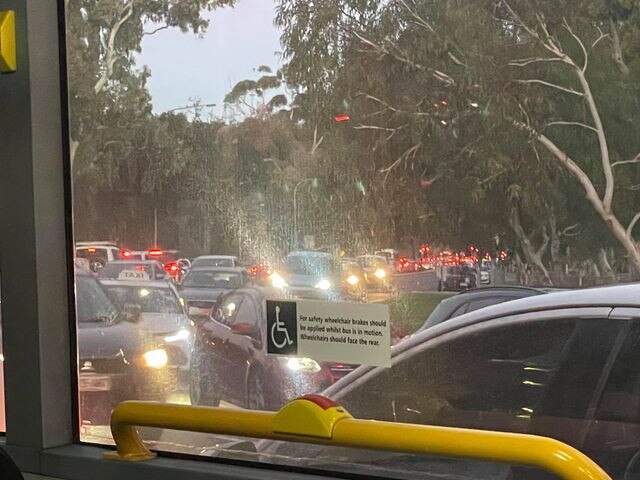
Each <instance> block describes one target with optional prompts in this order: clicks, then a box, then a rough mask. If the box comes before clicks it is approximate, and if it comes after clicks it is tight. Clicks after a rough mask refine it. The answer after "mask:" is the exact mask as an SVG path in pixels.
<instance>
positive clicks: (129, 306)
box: [122, 303, 142, 323]
mask: <svg viewBox="0 0 640 480" xmlns="http://www.w3.org/2000/svg"><path fill="white" fill-rule="evenodd" d="M122 311H123V312H124V319H125V320H126V321H127V322H132V323H135V322H137V321H138V320H140V315H141V314H142V307H141V306H140V305H138V304H137V303H125V304H124V308H123V309H122Z"/></svg>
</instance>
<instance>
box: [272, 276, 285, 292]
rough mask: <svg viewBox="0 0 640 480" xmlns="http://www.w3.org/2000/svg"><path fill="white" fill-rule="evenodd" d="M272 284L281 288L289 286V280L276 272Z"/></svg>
mask: <svg viewBox="0 0 640 480" xmlns="http://www.w3.org/2000/svg"><path fill="white" fill-rule="evenodd" d="M271 285H273V286H274V287H275V288H280V289H282V288H285V287H287V286H288V285H287V282H285V281H284V278H282V277H281V276H280V275H278V274H277V273H274V274H273V275H271Z"/></svg>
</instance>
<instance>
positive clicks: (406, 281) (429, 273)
mask: <svg viewBox="0 0 640 480" xmlns="http://www.w3.org/2000/svg"><path fill="white" fill-rule="evenodd" d="M391 283H392V285H393V286H394V287H395V288H396V289H397V290H402V291H405V292H435V291H437V290H438V277H436V272H435V271H434V270H424V271H421V272H415V273H399V274H397V275H393V276H392V277H391Z"/></svg>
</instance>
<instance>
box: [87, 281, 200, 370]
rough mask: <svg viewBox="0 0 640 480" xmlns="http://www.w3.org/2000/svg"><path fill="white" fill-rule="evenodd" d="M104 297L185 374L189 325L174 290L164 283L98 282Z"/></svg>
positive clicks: (188, 355)
mask: <svg viewBox="0 0 640 480" xmlns="http://www.w3.org/2000/svg"><path fill="white" fill-rule="evenodd" d="M100 283H101V284H102V286H103V287H104V289H105V290H106V292H107V295H108V296H109V298H110V299H111V301H112V302H113V303H114V305H115V306H116V307H117V308H118V310H120V311H122V312H125V314H127V315H131V314H132V313H133V314H134V315H135V316H138V318H137V319H135V324H136V325H137V327H138V328H139V329H140V330H141V332H142V333H143V334H144V335H145V337H147V338H148V339H149V341H151V342H153V343H155V344H158V345H162V346H163V348H164V349H165V350H166V351H167V353H168V355H169V363H170V364H171V365H175V366H177V367H178V368H179V369H180V370H182V371H184V372H186V371H187V370H188V369H189V366H190V363H191V347H192V342H193V324H192V323H191V320H190V319H189V317H188V316H187V314H186V310H185V304H184V301H183V300H182V298H181V297H180V295H179V294H178V291H177V290H176V287H175V286H174V285H173V283H171V282H168V281H135V280H101V281H100Z"/></svg>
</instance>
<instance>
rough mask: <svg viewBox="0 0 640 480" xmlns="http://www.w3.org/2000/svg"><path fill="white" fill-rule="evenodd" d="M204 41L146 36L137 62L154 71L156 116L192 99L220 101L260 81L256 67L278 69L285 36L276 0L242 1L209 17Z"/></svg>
mask: <svg viewBox="0 0 640 480" xmlns="http://www.w3.org/2000/svg"><path fill="white" fill-rule="evenodd" d="M208 15H209V18H210V20H211V21H210V25H209V29H208V30H207V33H206V34H205V36H204V37H203V38H198V37H196V36H195V35H193V33H182V32H180V31H179V30H177V29H173V30H163V31H160V32H158V33H156V34H155V35H152V36H148V37H145V39H144V41H143V43H142V54H141V55H140V56H139V59H138V63H139V64H140V65H147V66H149V67H150V69H151V79H150V80H149V89H150V91H151V95H152V98H153V107H154V111H156V112H163V111H166V110H169V109H172V108H176V107H181V106H184V105H188V104H191V103H192V101H191V100H190V99H194V98H197V99H200V100H201V101H202V102H203V103H216V104H218V107H216V108H215V109H213V113H214V115H218V114H220V113H221V112H222V100H223V98H224V96H225V94H227V93H228V92H229V91H230V90H231V88H232V87H233V85H235V84H236V83H237V82H238V81H240V80H244V79H246V78H253V79H255V78H257V77H258V75H257V74H256V73H255V72H254V68H256V67H258V66H259V65H269V66H270V67H272V68H274V70H275V69H276V68H278V66H279V57H278V55H277V53H279V52H280V40H279V38H280V33H279V31H278V30H277V29H276V27H274V26H273V17H274V3H273V1H272V0H239V1H238V3H237V4H236V6H235V8H226V9H220V10H215V11H214V12H212V13H209V14H208Z"/></svg>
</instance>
